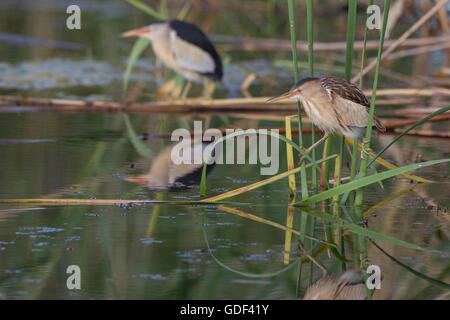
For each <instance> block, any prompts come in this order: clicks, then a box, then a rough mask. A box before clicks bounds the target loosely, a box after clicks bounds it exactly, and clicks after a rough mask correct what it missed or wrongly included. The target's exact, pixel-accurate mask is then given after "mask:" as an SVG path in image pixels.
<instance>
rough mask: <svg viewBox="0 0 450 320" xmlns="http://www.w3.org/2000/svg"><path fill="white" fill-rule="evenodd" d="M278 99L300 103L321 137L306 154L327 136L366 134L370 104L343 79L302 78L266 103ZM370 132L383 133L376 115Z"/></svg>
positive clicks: (381, 125) (383, 128) (353, 136)
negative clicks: (319, 130)
mask: <svg viewBox="0 0 450 320" xmlns="http://www.w3.org/2000/svg"><path fill="white" fill-rule="evenodd" d="M282 99H292V100H297V101H301V102H302V105H303V108H304V110H305V112H306V114H307V115H308V117H309V118H310V119H311V121H312V122H313V123H314V124H315V125H316V126H317V127H318V128H320V129H321V130H322V131H323V132H324V133H325V135H324V137H323V138H322V139H320V140H319V141H318V142H317V143H315V144H314V145H313V146H312V147H310V148H309V149H308V150H312V149H313V148H314V147H316V146H317V145H319V144H320V143H322V142H323V141H325V140H326V139H327V138H328V135H329V134H330V133H338V134H340V135H343V136H346V137H348V138H351V139H354V140H356V139H357V138H359V137H360V136H362V135H363V134H364V133H365V132H366V128H367V125H368V121H369V111H370V101H369V99H368V98H367V97H366V96H365V95H364V93H363V92H362V91H361V90H360V89H359V88H358V87H357V86H356V85H354V84H352V83H349V82H347V81H345V80H344V79H340V78H336V77H323V78H305V79H303V80H301V81H299V82H297V83H296V84H295V85H294V86H293V87H292V88H291V90H289V91H288V92H286V93H283V94H281V95H279V96H276V97H273V98H271V99H269V100H268V101H267V102H272V101H277V100H282ZM373 129H374V130H377V131H381V132H384V131H386V128H385V127H384V126H383V124H382V123H381V121H380V119H378V117H377V116H376V114H374V116H373Z"/></svg>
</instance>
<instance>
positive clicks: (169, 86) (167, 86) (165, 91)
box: [156, 79, 175, 99]
mask: <svg viewBox="0 0 450 320" xmlns="http://www.w3.org/2000/svg"><path fill="white" fill-rule="evenodd" d="M174 88H175V81H174V80H173V79H172V80H169V81H167V82H165V83H163V85H162V86H161V87H159V88H158V89H157V90H156V96H157V97H159V98H160V99H167V97H168V95H169V93H171V92H172V91H173V90H174Z"/></svg>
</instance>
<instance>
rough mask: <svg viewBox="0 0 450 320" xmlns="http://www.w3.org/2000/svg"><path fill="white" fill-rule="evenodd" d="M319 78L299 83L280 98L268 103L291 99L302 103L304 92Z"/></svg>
mask: <svg viewBox="0 0 450 320" xmlns="http://www.w3.org/2000/svg"><path fill="white" fill-rule="evenodd" d="M317 79H318V78H305V79H303V80H300V81H299V82H297V83H296V84H295V85H294V86H293V87H292V88H291V89H290V90H289V91H288V92H285V93H282V94H280V95H279V96H276V97H273V98H270V99H269V100H267V101H266V102H274V101H280V100H284V99H291V100H297V101H300V99H301V98H302V90H305V89H306V87H307V86H309V84H310V82H311V81H314V80H317Z"/></svg>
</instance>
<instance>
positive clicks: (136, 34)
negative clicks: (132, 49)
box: [120, 28, 150, 38]
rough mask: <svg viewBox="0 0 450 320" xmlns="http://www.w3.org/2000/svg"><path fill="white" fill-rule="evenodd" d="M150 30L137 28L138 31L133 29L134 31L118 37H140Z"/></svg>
mask: <svg viewBox="0 0 450 320" xmlns="http://www.w3.org/2000/svg"><path fill="white" fill-rule="evenodd" d="M149 32H150V30H149V29H148V28H139V29H134V30H130V31H127V32H124V33H122V34H121V35H120V36H121V37H122V38H129V37H140V36H142V35H144V34H147V33H149Z"/></svg>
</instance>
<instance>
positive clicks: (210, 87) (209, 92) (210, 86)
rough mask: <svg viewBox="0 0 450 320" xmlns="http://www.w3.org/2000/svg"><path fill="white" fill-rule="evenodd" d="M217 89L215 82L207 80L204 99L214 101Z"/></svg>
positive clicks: (203, 94)
mask: <svg viewBox="0 0 450 320" xmlns="http://www.w3.org/2000/svg"><path fill="white" fill-rule="evenodd" d="M215 88H216V85H215V83H214V82H211V81H208V80H205V81H204V85H203V93H202V98H204V99H212V96H213V93H214V90H215Z"/></svg>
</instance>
